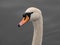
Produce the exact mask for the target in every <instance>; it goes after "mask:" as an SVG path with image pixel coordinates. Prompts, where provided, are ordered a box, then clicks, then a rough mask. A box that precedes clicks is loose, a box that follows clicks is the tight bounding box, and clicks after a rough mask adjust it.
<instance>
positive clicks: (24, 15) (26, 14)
mask: <svg viewBox="0 0 60 45" xmlns="http://www.w3.org/2000/svg"><path fill="white" fill-rule="evenodd" d="M32 13H33V12H27V13H25V14H23V17H25V18H26V16H28V17H29V18H30V15H31V14H32Z"/></svg>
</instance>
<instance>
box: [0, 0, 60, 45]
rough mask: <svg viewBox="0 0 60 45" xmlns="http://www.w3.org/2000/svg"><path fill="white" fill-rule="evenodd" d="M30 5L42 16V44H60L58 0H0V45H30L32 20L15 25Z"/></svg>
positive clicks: (59, 0) (59, 4)
mask: <svg viewBox="0 0 60 45" xmlns="http://www.w3.org/2000/svg"><path fill="white" fill-rule="evenodd" d="M31 6H33V7H37V8H39V9H40V10H41V11H42V15H43V17H44V34H43V45H60V0H0V45H31V43H32V37H33V32H34V30H33V25H32V22H28V23H27V24H25V25H24V26H22V27H20V28H18V26H17V24H18V23H19V21H20V20H21V19H22V14H23V13H24V11H25V10H26V9H27V8H28V7H31Z"/></svg>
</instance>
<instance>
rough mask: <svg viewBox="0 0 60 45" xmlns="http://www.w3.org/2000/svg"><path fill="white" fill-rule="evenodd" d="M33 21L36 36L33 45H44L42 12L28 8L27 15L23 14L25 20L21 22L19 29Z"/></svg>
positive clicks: (34, 35)
mask: <svg viewBox="0 0 60 45" xmlns="http://www.w3.org/2000/svg"><path fill="white" fill-rule="evenodd" d="M29 20H30V21H32V23H33V26H34V34H33V40H32V45H42V38H43V17H42V13H41V10H39V9H38V8H35V7H30V8H28V9H27V10H26V11H25V13H24V14H23V19H22V21H21V22H19V25H18V26H19V27H20V26H22V25H23V24H25V23H27V22H28V21H29Z"/></svg>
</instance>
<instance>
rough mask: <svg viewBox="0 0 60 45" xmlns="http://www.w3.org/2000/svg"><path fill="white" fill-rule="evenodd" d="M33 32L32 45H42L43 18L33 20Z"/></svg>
mask: <svg viewBox="0 0 60 45" xmlns="http://www.w3.org/2000/svg"><path fill="white" fill-rule="evenodd" d="M33 26H34V33H33V40H32V45H42V37H43V19H42V17H41V18H40V19H38V20H36V21H34V22H33Z"/></svg>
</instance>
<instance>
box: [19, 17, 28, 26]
mask: <svg viewBox="0 0 60 45" xmlns="http://www.w3.org/2000/svg"><path fill="white" fill-rule="evenodd" d="M28 21H29V17H28V16H26V18H25V17H23V19H22V20H21V21H20V22H19V24H18V27H20V26H22V25H24V24H25V23H27V22H28Z"/></svg>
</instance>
